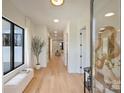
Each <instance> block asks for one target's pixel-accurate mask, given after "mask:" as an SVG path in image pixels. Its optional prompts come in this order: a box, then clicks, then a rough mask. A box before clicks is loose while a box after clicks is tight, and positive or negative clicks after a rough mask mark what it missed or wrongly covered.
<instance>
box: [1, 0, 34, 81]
mask: <svg viewBox="0 0 124 93" xmlns="http://www.w3.org/2000/svg"><path fill="white" fill-rule="evenodd" d="M2 3H3V4H2V16H3V17H5V18H7V19H9V20H10V21H12V22H14V23H16V24H17V25H19V26H21V27H23V28H24V29H25V33H27V34H25V40H26V41H25V43H26V42H30V41H29V40H30V39H31V37H30V34H29V33H30V32H29V31H31V29H32V28H31V27H28V26H27V25H26V23H27V21H26V17H25V16H24V15H23V13H21V12H20V11H19V10H18V9H17V8H16V7H15V6H14V5H13V4H12V3H11V2H10V0H3V2H2ZM28 20H30V19H28ZM30 24H33V23H31V22H30ZM27 37H28V39H26V38H27ZM28 44H29V45H28V46H27V45H25V64H24V65H22V66H21V67H19V68H17V69H15V70H13V71H11V72H10V73H8V74H6V75H4V76H3V82H4V83H5V82H7V81H8V80H9V79H11V78H12V77H13V76H15V75H16V74H17V73H18V72H19V71H20V70H22V69H24V68H25V67H26V66H27V65H26V64H27V63H31V60H30V59H31V56H26V55H27V54H30V52H31V48H30V47H31V46H30V43H28Z"/></svg>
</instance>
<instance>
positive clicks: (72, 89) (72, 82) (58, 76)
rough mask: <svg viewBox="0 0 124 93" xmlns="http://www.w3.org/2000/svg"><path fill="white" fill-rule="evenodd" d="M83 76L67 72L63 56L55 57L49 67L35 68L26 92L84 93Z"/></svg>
mask: <svg viewBox="0 0 124 93" xmlns="http://www.w3.org/2000/svg"><path fill="white" fill-rule="evenodd" d="M83 91H84V89H83V76H82V75H80V74H69V73H67V70H66V67H65V66H64V63H63V60H62V58H61V57H53V59H51V61H50V62H49V63H48V66H47V68H44V69H40V70H37V71H36V70H35V75H34V78H33V79H32V81H31V82H30V84H29V85H28V86H27V88H26V89H25V91H24V93H83Z"/></svg>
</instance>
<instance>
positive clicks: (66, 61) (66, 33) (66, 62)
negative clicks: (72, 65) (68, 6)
mask: <svg viewBox="0 0 124 93" xmlns="http://www.w3.org/2000/svg"><path fill="white" fill-rule="evenodd" d="M69 31H70V23H68V24H67V27H66V29H65V31H64V64H65V66H67V65H68V34H69Z"/></svg>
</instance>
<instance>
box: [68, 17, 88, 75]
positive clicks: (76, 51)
mask: <svg viewBox="0 0 124 93" xmlns="http://www.w3.org/2000/svg"><path fill="white" fill-rule="evenodd" d="M87 17H88V16H87ZM84 26H86V38H85V42H86V46H85V47H86V48H85V49H83V50H85V53H84V54H85V57H86V58H85V59H86V60H83V64H82V67H83V68H84V67H87V66H90V15H89V18H87V20H84V21H80V20H77V21H71V22H70V30H69V35H68V72H69V73H83V68H82V71H81V70H80V66H81V65H80V29H81V28H83V27H84Z"/></svg>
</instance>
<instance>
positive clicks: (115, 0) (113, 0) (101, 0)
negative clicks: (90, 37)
mask: <svg viewBox="0 0 124 93" xmlns="http://www.w3.org/2000/svg"><path fill="white" fill-rule="evenodd" d="M109 12H114V13H115V15H114V16H111V17H105V14H106V13H109ZM94 14H95V16H94V17H95V20H96V30H97V31H99V29H100V28H101V27H103V26H105V25H111V26H113V27H115V28H116V29H117V30H118V29H119V28H120V0H95V2H94Z"/></svg>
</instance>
